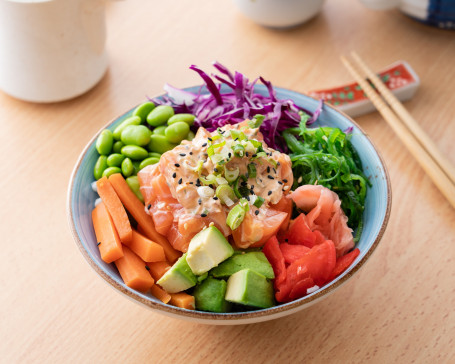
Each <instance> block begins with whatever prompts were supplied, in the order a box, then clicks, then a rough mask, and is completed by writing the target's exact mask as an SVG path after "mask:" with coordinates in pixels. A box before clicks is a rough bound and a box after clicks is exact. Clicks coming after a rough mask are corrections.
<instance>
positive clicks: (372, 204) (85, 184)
mask: <svg viewBox="0 0 455 364" xmlns="http://www.w3.org/2000/svg"><path fill="white" fill-rule="evenodd" d="M198 89H199V87H193V88H188V89H187V90H188V91H190V92H197V90H198ZM275 90H276V93H277V97H278V98H280V99H292V100H294V102H295V103H296V104H297V105H299V106H301V107H303V108H305V109H307V110H309V111H314V110H315V109H316V108H317V105H318V100H316V99H313V98H311V97H309V96H306V95H303V94H300V93H297V92H293V91H289V90H285V89H280V88H275ZM256 91H257V92H259V93H262V94H267V89H266V88H265V87H264V86H262V85H258V86H256ZM132 110H133V109H131V110H130V111H128V112H126V113H125V114H123V115H121V116H120V117H118V118H117V119H115V120H114V121H113V122H111V123H109V124H108V125H106V126H105V128H106V127H107V128H109V129H111V130H113V129H114V128H115V126H116V125H117V124H119V123H120V122H121V121H122V120H123V119H124V118H125V117H126V116H128V115H129V114H130V113H131V112H132ZM317 123H319V124H320V125H327V126H335V127H339V128H340V129H342V130H345V129H347V128H348V127H351V126H352V127H353V136H352V143H353V145H354V147H355V148H356V150H357V151H358V153H359V155H360V158H361V160H362V163H363V168H364V172H365V174H366V175H367V176H368V177H369V178H370V180H371V182H372V187H371V188H369V189H368V193H367V198H366V204H365V210H364V221H365V225H364V230H363V232H362V235H361V238H360V241H359V242H358V243H357V247H358V248H359V249H360V255H359V256H358V257H357V259H356V260H355V261H354V263H353V264H352V265H351V266H350V267H349V269H348V270H347V271H345V272H344V273H343V274H341V275H340V276H339V277H337V278H336V279H335V280H333V281H332V282H330V283H328V284H326V285H325V286H323V287H322V288H320V289H319V290H317V291H316V292H314V293H312V294H309V295H307V296H305V297H303V298H300V299H298V300H295V301H293V302H289V303H286V304H281V305H278V306H275V307H272V308H268V309H261V310H256V311H245V312H235V313H209V312H201V311H190V310H185V309H181V308H178V307H174V306H171V305H166V304H163V303H162V302H161V301H159V300H158V299H156V298H155V297H153V296H152V295H150V294H143V293H140V292H137V291H134V290H132V289H130V288H129V287H127V286H126V285H125V284H124V283H123V281H122V279H121V277H120V275H119V273H118V271H117V269H116V267H115V265H114V264H106V263H105V262H103V260H101V257H100V254H99V250H98V248H97V246H96V244H97V241H96V238H95V234H94V230H93V226H92V221H91V211H92V209H93V207H94V203H95V199H96V198H97V195H96V193H95V192H93V190H92V188H91V186H90V185H91V183H92V182H93V180H94V178H93V167H94V165H95V162H96V159H97V157H98V155H97V151H96V149H95V140H96V138H97V136H98V133H97V134H96V135H94V136H93V138H92V139H91V140H90V142H89V143H88V144H87V146H86V147H85V148H84V150H83V151H82V153H81V155H80V157H79V160H78V161H77V163H76V166H75V167H74V170H73V173H72V176H71V180H70V183H69V188H68V200H67V212H68V220H69V225H70V229H71V232H72V234H73V237H74V240H75V242H76V244H77V246H78V248H79V249H80V251H81V253H82V255H83V256H84V258H85V259H86V260H87V262H88V263H89V264H90V266H91V267H92V268H93V269H94V270H95V272H96V273H97V275H99V276H101V278H103V279H104V280H105V281H106V282H107V283H108V284H109V285H111V286H112V287H113V288H115V289H116V290H117V291H119V292H121V293H122V294H124V295H125V296H126V297H128V298H130V299H132V300H134V301H136V302H137V303H139V304H141V305H143V306H145V307H148V308H150V309H152V310H153V311H155V312H159V313H162V314H165V315H168V316H172V317H175V318H180V319H187V320H192V321H195V322H199V323H207V324H218V325H235V324H247V323H255V322H261V321H267V320H272V319H277V318H279V317H283V316H286V315H290V314H292V313H295V312H298V311H300V310H303V309H304V308H307V307H309V306H311V305H312V304H314V303H316V302H318V301H320V300H322V299H323V298H325V297H327V296H328V295H329V294H330V293H332V292H333V291H334V290H335V289H337V288H339V287H340V286H341V285H343V284H344V283H346V282H347V281H348V280H349V279H351V278H352V277H353V276H354V275H355V273H356V272H357V271H358V270H359V269H360V268H361V267H362V266H363V265H364V264H365V262H366V261H367V260H368V259H369V258H370V257H371V254H372V253H373V251H374V250H375V249H376V247H377V245H378V244H379V241H380V240H381V238H382V235H383V234H384V231H385V229H386V225H387V221H388V219H389V214H390V208H391V188H390V180H389V176H388V173H387V170H386V167H385V165H384V162H383V160H382V158H381V156H380V154H379V153H378V152H377V150H376V149H375V147H374V145H373V143H372V142H371V140H370V138H369V137H368V136H367V135H366V134H365V132H363V131H362V130H361V128H360V127H359V126H358V125H357V124H356V123H355V122H354V121H353V120H352V119H350V118H349V117H348V116H346V115H345V114H343V113H341V112H339V111H337V110H336V109H334V108H332V107H330V106H328V105H325V106H324V108H323V111H322V113H321V115H320V117H319V119H318V122H317ZM103 129H104V128H103ZM100 131H101V130H100Z"/></svg>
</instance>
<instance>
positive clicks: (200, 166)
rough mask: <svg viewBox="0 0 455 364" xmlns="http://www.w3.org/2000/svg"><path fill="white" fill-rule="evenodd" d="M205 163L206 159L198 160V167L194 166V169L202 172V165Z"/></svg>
mask: <svg viewBox="0 0 455 364" xmlns="http://www.w3.org/2000/svg"><path fill="white" fill-rule="evenodd" d="M203 164H204V161H202V160H200V161H198V162H197V164H196V167H194V168H193V171H195V172H198V173H199V172H201V171H202V165H203Z"/></svg>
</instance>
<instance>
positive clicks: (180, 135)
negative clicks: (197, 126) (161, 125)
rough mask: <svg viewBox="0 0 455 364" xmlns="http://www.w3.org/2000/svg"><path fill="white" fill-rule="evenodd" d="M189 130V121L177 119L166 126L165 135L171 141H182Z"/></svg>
mask: <svg viewBox="0 0 455 364" xmlns="http://www.w3.org/2000/svg"><path fill="white" fill-rule="evenodd" d="M189 131H190V127H189V126H188V124H187V123H185V122H183V121H177V122H176V123H174V124H172V125H169V126H168V127H167V128H166V132H165V136H166V139H167V140H168V141H170V142H171V143H180V142H181V141H182V140H183V139H185V137H186V136H187V135H188V132H189Z"/></svg>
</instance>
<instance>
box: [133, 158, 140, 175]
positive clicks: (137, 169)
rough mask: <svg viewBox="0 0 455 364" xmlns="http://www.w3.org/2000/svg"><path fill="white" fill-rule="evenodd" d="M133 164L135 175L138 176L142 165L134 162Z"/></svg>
mask: <svg viewBox="0 0 455 364" xmlns="http://www.w3.org/2000/svg"><path fill="white" fill-rule="evenodd" d="M132 162H133V167H134V171H133V175H136V174H137V172H139V171H140V169H139V166H140V165H141V161H132Z"/></svg>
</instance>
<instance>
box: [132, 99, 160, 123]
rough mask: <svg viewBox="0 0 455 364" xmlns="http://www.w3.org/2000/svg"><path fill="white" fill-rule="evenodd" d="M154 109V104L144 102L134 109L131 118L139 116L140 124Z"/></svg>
mask: <svg viewBox="0 0 455 364" xmlns="http://www.w3.org/2000/svg"><path fill="white" fill-rule="evenodd" d="M154 108H155V104H154V103H153V102H151V101H148V102H144V103H143V104H140V105H139V106H138V107H136V109H134V111H133V116H139V117H140V118H141V122H145V120H146V119H147V115H148V114H150V111H152V110H153V109H154Z"/></svg>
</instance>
